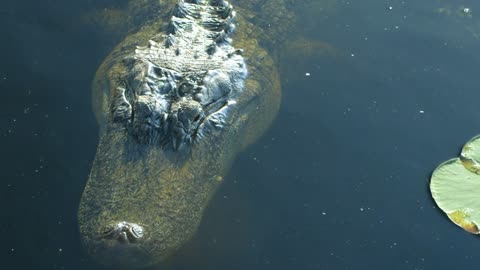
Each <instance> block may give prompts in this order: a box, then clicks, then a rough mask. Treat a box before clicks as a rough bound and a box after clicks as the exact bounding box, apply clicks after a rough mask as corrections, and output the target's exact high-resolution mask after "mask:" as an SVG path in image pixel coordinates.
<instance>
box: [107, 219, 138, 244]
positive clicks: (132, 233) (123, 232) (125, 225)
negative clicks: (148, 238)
mask: <svg viewBox="0 0 480 270" xmlns="http://www.w3.org/2000/svg"><path fill="white" fill-rule="evenodd" d="M144 234H145V232H144V230H143V228H142V226H140V225H138V224H136V223H130V222H126V221H122V222H119V223H116V224H112V225H110V226H108V227H107V228H106V229H105V230H104V231H103V233H102V238H105V239H112V240H118V241H119V242H121V243H132V242H136V241H138V240H140V239H141V238H142V237H143V236H144Z"/></svg>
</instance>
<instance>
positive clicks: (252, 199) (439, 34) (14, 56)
mask: <svg viewBox="0 0 480 270" xmlns="http://www.w3.org/2000/svg"><path fill="white" fill-rule="evenodd" d="M41 2H42V3H40V1H26V2H25V1H23V2H21V3H20V2H17V3H14V2H13V1H7V2H6V3H2V6H1V7H0V25H1V28H0V34H1V42H0V57H1V58H0V59H1V63H2V64H1V65H0V91H1V110H0V121H1V122H0V123H1V125H0V136H1V137H2V138H1V143H0V145H1V151H2V153H3V155H2V160H1V164H2V165H1V166H2V170H1V171H0V204H1V209H0V210H1V212H0V213H1V214H0V216H1V222H0V232H1V235H2V237H1V238H2V240H1V243H0V256H1V257H0V258H1V263H0V268H1V269H97V268H98V269H102V268H100V267H98V266H95V265H94V264H93V263H92V262H90V261H89V260H88V258H87V257H86V256H85V255H84V254H83V252H82V249H81V246H80V238H79V235H78V229H77V221H76V209H77V207H78V203H79V199H80V195H81V192H82V188H83V186H84V184H85V181H86V179H87V177H88V173H89V169H90V166H91V162H92V160H93V156H94V153H95V149H96V143H97V126H96V123H95V119H94V116H93V113H92V112H91V107H90V92H89V91H90V81H91V79H92V77H93V75H94V72H95V70H96V68H97V67H98V65H99V64H100V62H101V61H102V59H103V57H104V56H105V55H106V54H107V53H108V51H109V50H110V49H111V46H113V44H114V41H112V40H110V39H106V38H105V37H102V36H100V35H99V34H98V32H96V31H95V30H94V29H93V28H91V27H87V26H85V25H84V24H82V23H80V22H79V21H78V20H77V18H78V16H80V14H84V13H85V12H88V11H89V10H91V8H92V7H97V8H98V7H103V6H108V5H112V4H118V5H121V4H122V3H116V2H115V1H41ZM78 2H81V3H78ZM330 2H332V3H334V5H333V7H329V8H325V9H322V10H321V9H318V10H312V11H310V12H309V13H306V14H303V16H302V20H301V22H300V23H301V29H302V32H303V33H302V35H304V36H307V37H308V38H310V39H315V40H318V41H322V42H325V44H329V45H330V46H331V47H332V48H334V52H335V53H333V54H322V52H320V51H319V52H318V53H317V54H316V55H315V56H313V57H310V58H307V59H302V60H301V61H295V63H290V65H291V66H292V67H291V68H287V69H285V71H286V73H285V76H284V78H285V80H284V85H283V88H284V96H283V104H282V107H281V112H280V114H279V116H278V118H277V120H276V121H275V123H274V124H273V126H272V128H271V129H270V130H269V131H268V133H267V134H266V135H265V136H264V137H263V138H262V139H261V140H260V141H259V142H258V143H257V144H256V145H254V146H253V147H251V148H250V149H249V150H248V151H246V152H245V153H243V154H241V155H240V156H239V157H238V160H237V162H236V163H235V165H234V167H233V168H232V170H231V172H230V174H229V175H228V176H227V179H228V181H226V182H225V184H224V185H223V186H222V188H221V189H220V190H219V192H218V194H217V196H216V197H215V199H214V201H213V202H212V203H211V206H210V208H209V209H208V211H207V213H206V215H205V218H204V222H203V224H202V226H201V228H200V230H199V233H198V234H197V236H196V237H195V239H193V240H192V242H191V243H190V244H189V246H188V247H186V248H185V249H184V250H182V251H180V252H179V254H178V255H177V256H176V258H175V259H174V262H173V268H174V269H312V270H313V269H315V270H317V269H460V268H470V269H475V268H478V267H479V266H480V263H479V262H478V252H477V250H479V249H480V240H479V239H478V237H475V236H472V235H469V234H467V233H464V232H463V231H462V230H461V229H459V228H457V227H456V226H455V225H453V224H451V223H450V222H449V221H448V220H447V219H446V218H445V217H444V215H443V214H442V213H441V212H440V211H438V209H436V208H435V205H434V202H433V201H432V200H431V199H430V196H429V193H428V178H429V175H430V173H431V171H432V170H433V169H434V168H435V167H436V165H438V164H439V163H440V162H442V161H444V160H446V159H449V158H451V157H454V156H456V155H457V154H458V150H459V148H460V147H461V146H462V145H463V143H465V142H466V141H467V139H469V138H470V137H472V136H474V135H476V134H477V133H480V128H479V127H480V125H479V124H477V123H478V122H479V121H478V115H479V112H480V109H479V107H478V102H477V100H479V98H480V92H479V88H478V85H479V83H478V82H479V81H478V66H479V64H480V58H479V54H478V51H479V49H480V46H479V41H480V40H479V38H478V37H480V3H478V2H474V1H473V0H470V1H467V0H466V1H463V3H459V2H457V1H437V0H435V1H434V0H425V1H374V0H368V1H351V2H349V1H336V2H335V1H330ZM450 2H451V3H450ZM462 5H464V6H466V7H469V8H470V9H471V14H472V16H471V17H465V16H462V15H461V12H457V11H458V10H459V9H460V8H461V7H462ZM324 6H325V5H322V4H320V5H319V7H324ZM389 7H392V8H391V9H390V8H389ZM439 8H445V9H443V10H442V9H439ZM477 11H478V12H477ZM306 73H310V76H306V75H305V74H306Z"/></svg>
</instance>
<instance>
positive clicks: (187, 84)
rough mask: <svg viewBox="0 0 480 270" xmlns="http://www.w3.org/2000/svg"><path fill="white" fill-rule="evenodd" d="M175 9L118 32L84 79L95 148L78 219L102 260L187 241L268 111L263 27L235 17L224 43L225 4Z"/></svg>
mask: <svg viewBox="0 0 480 270" xmlns="http://www.w3.org/2000/svg"><path fill="white" fill-rule="evenodd" d="M185 2H188V3H185ZM185 2H184V1H180V4H179V5H177V7H176V8H174V7H173V1H163V2H162V5H163V7H168V8H174V9H173V10H174V12H173V13H172V14H173V15H174V16H173V17H172V19H171V20H170V22H169V23H168V24H165V23H164V20H163V18H160V19H159V20H154V21H151V22H149V23H148V24H147V25H145V26H144V27H142V28H141V30H140V31H138V32H137V33H135V34H133V35H130V36H128V37H127V38H126V39H125V40H124V41H123V42H122V43H120V44H119V45H118V46H117V47H116V48H115V49H114V50H113V51H112V53H111V54H110V56H109V57H108V58H107V59H106V60H105V61H104V63H103V64H102V66H101V67H100V68H99V70H98V72H97V75H96V78H95V80H94V85H93V105H94V109H95V112H96V115H97V119H98V121H99V124H100V142H99V145H98V149H97V154H96V156H95V160H94V163H93V167H92V171H91V173H90V177H89V180H88V182H87V185H86V187H85V190H84V194H83V196H82V199H81V204H80V208H79V213H78V216H79V223H80V231H81V234H82V238H83V241H84V244H85V247H86V249H87V251H88V252H89V253H90V254H91V255H93V257H95V258H96V259H98V261H100V262H101V263H104V264H108V265H113V266H116V267H119V268H128V269H132V268H137V267H143V266H146V265H151V264H154V263H158V262H160V261H162V260H164V259H166V258H167V257H168V256H170V255H171V254H172V253H173V252H174V251H175V250H177V249H178V248H179V247H180V246H181V245H182V244H184V243H185V242H186V241H187V240H188V239H190V238H191V236H192V235H193V234H194V233H195V231H196V229H197V227H198V225H199V223H200V221H201V217H202V213H203V211H204V209H205V208H206V206H207V203H208V201H209V200H210V198H211V197H212V195H213V194H214V193H215V190H216V189H217V187H218V186H219V184H220V183H221V181H222V179H223V176H224V175H225V174H226V172H227V171H228V169H229V168H230V166H231V164H232V162H233V161H234V158H235V156H236V155H237V154H238V152H239V151H241V150H242V149H243V148H244V147H245V146H247V145H248V144H250V143H252V142H253V141H255V140H256V138H258V136H260V135H261V134H262V133H263V132H264V131H265V129H266V128H267V127H268V126H269V124H270V123H271V121H272V120H273V118H274V116H275V115H276V113H277V111H278V107H279V103H280V82H279V81H280V80H279V77H278V73H277V70H276V68H275V64H274V61H273V59H272V57H271V56H270V55H269V54H268V53H267V51H266V50H265V49H264V48H262V47H261V46H260V45H259V43H261V42H262V40H260V35H261V34H262V33H264V32H263V31H259V29H258V28H257V27H255V26H254V25H252V24H251V23H250V22H249V21H248V20H246V19H245V17H243V16H242V13H243V12H239V14H237V16H236V22H237V30H236V32H235V35H233V36H231V33H232V30H233V24H232V20H233V17H235V13H234V12H233V10H232V7H231V6H230V5H229V4H228V3H226V2H225V1H220V0H218V1H217V0H214V1H206V0H205V1H198V0H197V1H194V0H192V1H185ZM279 2H281V3H283V1H279ZM245 14H247V13H246V12H245ZM164 17H165V16H164ZM277 30H278V29H277ZM272 31H273V29H272ZM281 31H283V30H281ZM281 31H278V32H281ZM231 38H233V40H234V41H233V44H234V45H235V48H234V47H233V46H232V45H231V44H232V43H231ZM272 41H273V39H272V38H270V39H269V40H268V42H266V43H269V42H272ZM236 48H242V49H243V53H242V51H241V50H239V49H236ZM247 70H248V76H247Z"/></svg>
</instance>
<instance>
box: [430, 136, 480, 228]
mask: <svg viewBox="0 0 480 270" xmlns="http://www.w3.org/2000/svg"><path fill="white" fill-rule="evenodd" d="M474 146H476V145H474ZM477 153H478V152H476V153H475V154H477ZM475 154H474V155H470V156H471V157H473V156H475ZM471 160H473V159H471ZM430 191H431V193H432V197H433V199H434V200H435V202H436V203H437V205H438V207H439V208H440V209H442V211H443V212H445V213H446V214H447V216H448V217H449V218H450V220H451V221H452V222H454V223H455V224H457V225H458V226H460V227H462V228H463V229H464V230H466V231H468V232H470V233H473V234H479V233H480V231H479V228H478V224H480V200H479V193H480V175H479V174H476V173H474V172H472V171H470V170H468V169H466V167H465V166H464V164H463V162H462V161H461V159H460V158H455V159H451V160H448V161H446V162H444V163H442V164H440V166H438V167H437V168H436V169H435V171H434V172H433V174H432V178H431V181H430Z"/></svg>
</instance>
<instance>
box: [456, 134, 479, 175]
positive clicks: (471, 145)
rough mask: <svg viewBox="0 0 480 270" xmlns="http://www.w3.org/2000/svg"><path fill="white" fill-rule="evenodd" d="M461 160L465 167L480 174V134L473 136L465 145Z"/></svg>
mask: <svg viewBox="0 0 480 270" xmlns="http://www.w3.org/2000/svg"><path fill="white" fill-rule="evenodd" d="M460 160H461V161H462V163H463V165H464V166H465V168H467V169H468V170H470V171H471V172H474V173H476V174H480V135H479V136H475V137H473V138H472V139H470V140H469V141H468V142H467V143H466V144H465V145H464V146H463V148H462V153H461V154H460Z"/></svg>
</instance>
